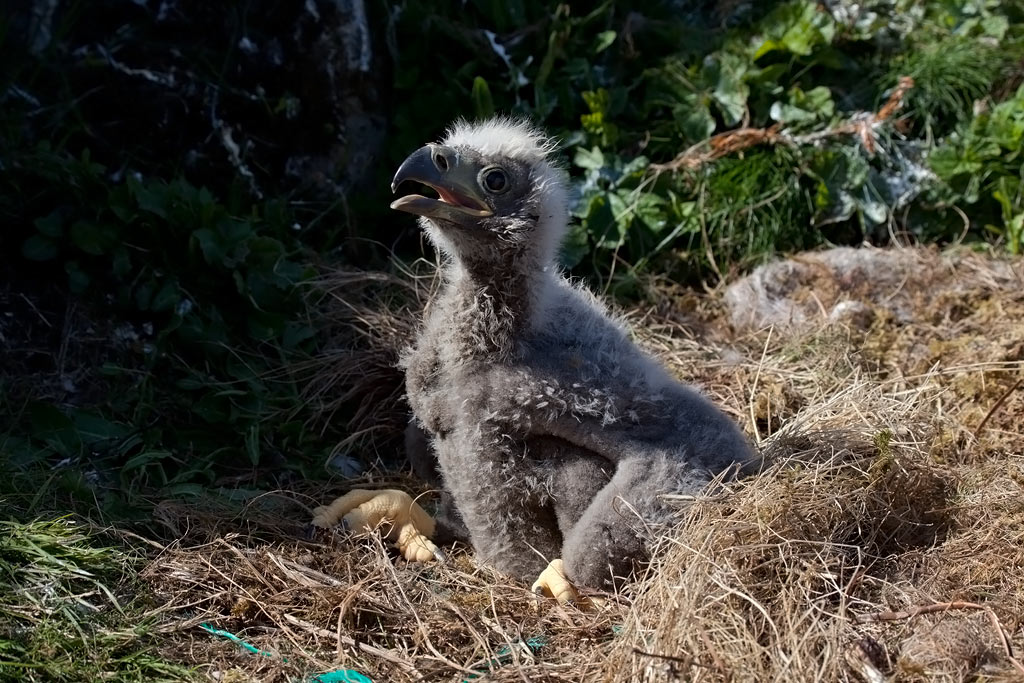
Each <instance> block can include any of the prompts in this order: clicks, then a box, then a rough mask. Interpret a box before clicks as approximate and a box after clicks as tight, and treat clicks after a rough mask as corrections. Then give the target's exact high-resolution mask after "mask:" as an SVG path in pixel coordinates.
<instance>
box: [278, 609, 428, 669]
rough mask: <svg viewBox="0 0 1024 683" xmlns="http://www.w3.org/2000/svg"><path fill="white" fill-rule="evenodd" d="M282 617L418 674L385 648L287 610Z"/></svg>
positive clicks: (305, 628)
mask: <svg viewBox="0 0 1024 683" xmlns="http://www.w3.org/2000/svg"><path fill="white" fill-rule="evenodd" d="M284 618H285V621H287V622H289V623H291V624H293V625H295V626H298V627H299V628H301V629H304V630H305V631H307V632H309V633H311V634H313V635H315V636H319V637H321V638H330V639H331V640H340V641H341V642H342V643H344V644H345V645H348V646H350V647H354V648H357V649H359V650H362V651H363V652H365V653H366V654H369V655H373V656H374V657H380V658H381V659H384V660H386V661H389V662H391V663H392V664H398V665H399V666H402V667H405V668H407V669H409V670H411V671H413V672H414V673H415V674H416V675H420V673H419V671H417V670H416V667H415V666H413V665H412V664H411V663H410V662H408V661H407V660H405V659H402V658H401V657H399V656H398V655H396V654H393V653H391V652H389V651H387V650H382V649H380V648H379V647H374V646H373V645H368V644H367V643H360V642H358V641H357V640H355V639H354V638H351V637H349V636H346V635H341V634H337V633H332V632H331V631H328V630H327V629H325V628H320V627H319V626H315V625H313V624H311V623H309V622H308V621H303V620H302V619H299V618H298V617H296V616H292V615H291V614H288V613H287V612H284Z"/></svg>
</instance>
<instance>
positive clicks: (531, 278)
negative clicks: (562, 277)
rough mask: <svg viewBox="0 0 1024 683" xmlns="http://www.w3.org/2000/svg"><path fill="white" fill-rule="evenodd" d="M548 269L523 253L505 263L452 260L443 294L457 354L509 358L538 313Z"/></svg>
mask: <svg viewBox="0 0 1024 683" xmlns="http://www.w3.org/2000/svg"><path fill="white" fill-rule="evenodd" d="M552 269H553V268H545V267H543V266H540V265H539V264H536V263H533V262H532V259H528V258H526V257H523V256H512V257H509V259H508V263H488V264H479V265H476V266H474V265H467V264H465V263H458V262H456V263H453V264H452V265H451V267H450V269H449V273H448V275H449V279H448V285H447V287H446V291H445V292H444V294H443V295H442V297H443V298H444V300H445V305H444V306H443V308H444V309H447V310H446V314H447V315H448V316H451V318H450V321H449V322H450V324H451V326H452V328H451V330H452V335H453V337H454V339H455V340H456V343H457V344H458V345H459V346H460V347H461V348H460V351H461V354H462V355H464V356H472V357H482V356H487V357H490V358H493V359H495V360H504V361H512V360H514V359H515V358H516V357H517V356H518V354H519V353H520V351H521V344H522V341H523V339H524V337H525V336H526V335H528V334H529V331H530V329H531V328H532V327H533V324H534V319H535V316H537V315H538V314H539V308H540V306H541V301H542V299H543V296H544V292H545V291H546V289H547V287H548V286H550V283H549V281H550V279H551V272H550V271H551V270H552Z"/></svg>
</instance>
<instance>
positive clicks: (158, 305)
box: [149, 280, 181, 313]
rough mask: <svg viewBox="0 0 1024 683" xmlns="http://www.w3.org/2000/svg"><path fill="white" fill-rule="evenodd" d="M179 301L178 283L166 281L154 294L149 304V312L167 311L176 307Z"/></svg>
mask: <svg viewBox="0 0 1024 683" xmlns="http://www.w3.org/2000/svg"><path fill="white" fill-rule="evenodd" d="M180 300H181V290H179V289H178V283H177V282H174V281H173V280H168V281H167V282H164V284H163V285H162V286H161V287H160V289H158V290H157V292H156V294H155V295H153V300H152V302H150V305H149V308H150V310H152V311H154V312H156V313H161V312H163V311H169V310H171V309H172V308H174V307H175V306H177V305H178V302H179V301H180Z"/></svg>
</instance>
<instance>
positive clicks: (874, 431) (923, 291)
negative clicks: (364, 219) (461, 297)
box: [145, 253, 1024, 681]
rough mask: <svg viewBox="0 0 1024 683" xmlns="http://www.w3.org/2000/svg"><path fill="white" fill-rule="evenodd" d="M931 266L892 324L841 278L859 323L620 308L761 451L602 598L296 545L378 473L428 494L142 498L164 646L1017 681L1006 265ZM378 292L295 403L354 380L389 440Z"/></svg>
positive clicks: (655, 671)
mask: <svg viewBox="0 0 1024 683" xmlns="http://www.w3.org/2000/svg"><path fill="white" fill-rule="evenodd" d="M911 257H912V258H913V259H915V262H917V260H919V259H920V258H922V255H921V254H920V253H918V254H914V255H908V258H911ZM925 258H927V259H935V258H937V259H940V261H938V262H941V263H942V264H945V265H944V266H943V267H936V268H931V269H928V270H927V277H924V276H918V277H915V278H911V279H908V280H905V281H904V280H901V281H900V284H899V287H900V291H899V297H900V298H901V299H906V301H909V302H911V303H912V305H910V306H909V307H907V309H906V310H908V311H910V313H909V317H907V316H900V317H897V316H895V315H893V314H892V312H891V310H890V309H889V308H887V305H888V303H887V302H890V301H892V300H893V296H892V295H893V294H894V293H893V292H891V291H890V292H883V293H882V294H884V296H881V297H880V298H879V297H878V296H875V294H873V293H872V292H871V291H870V290H871V288H858V287H856V286H853V287H846V290H845V291H850V292H854V293H855V298H860V299H861V301H862V303H863V305H864V306H865V307H866V308H867V309H869V310H870V313H871V314H870V315H869V316H867V317H864V316H858V317H857V319H856V320H848V319H845V318H839V319H836V320H832V321H829V319H828V318H829V316H828V315H827V311H823V313H822V315H821V316H820V317H819V318H814V317H813V316H810V317H808V318H807V319H806V320H804V321H803V322H802V324H800V325H793V326H788V327H786V328H785V329H783V328H780V327H775V328H772V327H769V328H767V329H755V330H734V329H732V328H731V327H730V325H729V323H728V322H727V320H729V315H728V311H727V310H725V308H724V304H723V301H722V297H720V296H709V297H695V296H693V295H691V294H689V293H686V292H683V291H681V290H676V289H673V288H670V287H660V288H659V298H658V301H659V304H658V305H656V306H652V307H650V308H647V309H637V310H631V311H629V312H627V315H628V317H629V318H630V320H631V322H632V323H633V325H634V326H635V328H636V329H637V333H638V336H639V338H640V339H641V341H642V342H643V343H645V344H646V345H647V346H648V347H649V348H651V349H652V350H653V351H654V352H655V353H657V354H658V355H660V356H661V357H663V358H664V359H665V360H666V362H668V363H670V364H671V366H672V367H673V368H674V369H675V370H676V372H677V373H678V374H679V376H680V377H681V378H683V379H685V380H688V381H693V382H696V383H699V384H700V385H702V386H703V387H704V388H705V390H706V391H707V392H708V393H709V394H711V395H712V396H713V397H714V398H715V399H716V400H717V401H718V402H719V403H720V404H721V405H723V406H724V407H725V408H726V410H728V411H729V412H730V413H731V414H733V415H734V416H735V417H736V418H737V420H739V421H740V422H741V423H742V424H743V425H744V426H745V427H746V429H747V430H748V432H749V433H750V434H751V436H752V437H753V438H755V439H756V440H757V441H758V443H759V445H760V446H761V448H762V450H763V452H764V454H765V464H764V467H763V468H762V471H761V472H760V473H759V474H757V475H755V476H752V477H750V478H748V479H746V480H744V481H741V482H736V483H731V484H728V485H725V486H723V487H719V488H717V489H715V490H714V492H713V493H709V494H708V495H707V496H706V497H703V498H701V499H698V500H695V501H680V504H681V506H683V505H685V506H686V507H687V508H688V510H687V513H686V514H685V515H681V517H680V522H679V525H678V527H677V528H676V529H675V530H674V531H673V532H672V533H671V534H669V535H666V536H665V537H664V538H663V540H662V544H661V545H662V547H661V548H660V549H659V552H658V553H657V556H656V559H655V561H654V562H653V563H652V564H651V565H650V567H649V568H648V570H647V572H646V573H645V575H644V576H641V577H638V579H637V581H636V582H635V583H634V584H633V585H632V586H630V588H629V589H628V591H627V592H626V593H625V594H623V595H619V596H615V598H614V599H613V600H612V602H611V605H610V606H609V607H608V608H607V609H606V610H603V611H599V612H594V613H583V612H579V611H577V610H575V609H573V608H563V607H558V606H555V605H552V604H546V603H545V604H538V603H536V602H534V600H533V599H532V597H531V595H530V594H529V592H528V591H527V590H526V587H525V586H518V585H511V584H510V583H509V582H508V581H507V580H505V579H503V578H502V577H500V576H498V575H496V574H494V573H493V572H491V571H489V570H488V569H486V568H481V567H477V566H475V564H474V563H473V557H472V554H471V553H468V552H466V551H464V550H457V551H456V552H453V553H451V554H450V558H449V561H448V563H447V564H446V565H444V566H414V565H409V564H406V563H405V562H404V561H401V560H397V559H396V558H395V557H394V554H393V553H392V552H390V551H389V550H388V549H387V548H385V547H384V546H383V545H382V544H381V542H380V541H379V540H378V539H375V538H370V539H365V540H357V539H349V538H341V537H339V538H337V539H335V540H334V541H333V542H331V543H328V544H324V543H313V542H307V541H303V540H299V537H300V536H301V523H302V522H304V521H305V519H306V515H307V514H308V508H309V507H311V506H312V504H313V503H314V502H315V501H319V500H324V499H326V498H329V497H330V496H331V495H335V494H337V493H339V492H341V491H342V490H343V489H345V488H350V487H354V486H360V485H370V486H396V485H397V486H402V487H405V488H409V489H411V490H413V491H416V492H417V493H425V499H427V500H429V498H430V496H429V492H424V491H423V489H422V484H420V483H418V482H415V481H413V480H411V479H409V480H402V479H397V480H396V479H395V478H394V475H390V477H391V478H390V479H388V478H386V477H384V476H380V477H372V478H370V479H368V480H367V481H359V482H346V483H345V485H344V486H340V487H338V488H337V489H334V490H331V491H307V492H304V495H302V496H301V497H300V496H299V494H298V493H296V492H294V491H293V492H290V493H289V494H288V497H287V498H284V497H266V498H264V499H261V500H258V501H254V502H253V503H252V504H251V505H250V508H249V510H247V511H246V513H245V514H244V515H241V516H239V517H238V518H237V519H235V520H233V521H232V520H230V519H225V515H224V514H222V513H219V512H218V511H216V510H208V511H204V512H203V513H202V514H199V512H197V510H196V509H195V508H184V507H175V506H164V507H163V508H161V519H162V520H163V521H164V523H165V524H166V525H168V528H169V529H171V530H172V532H173V533H175V534H176V535H178V536H179V538H180V539H181V540H180V541H178V542H177V543H175V544H174V545H173V546H170V547H167V548H165V549H163V550H162V552H161V553H160V554H159V556H158V557H156V559H155V560H154V561H153V562H152V563H151V565H150V567H149V568H148V570H147V572H146V574H145V577H146V580H147V581H148V583H149V584H150V585H151V587H152V588H153V589H154V590H155V591H156V592H157V594H158V595H159V596H161V598H162V600H163V602H164V603H165V606H164V607H163V608H162V609H163V610H164V613H163V614H164V618H165V619H168V620H167V621H166V622H165V623H166V628H167V630H168V637H169V638H170V640H169V641H168V642H173V643H177V656H178V657H179V658H180V657H182V656H184V657H185V658H186V659H187V660H189V661H191V662H193V663H194V664H197V665H202V666H204V667H208V670H209V672H210V673H211V674H213V673H214V672H217V675H218V676H219V677H220V679H221V680H259V681H277V680H280V681H284V680H289V678H290V677H294V676H296V675H307V674H310V673H312V672H317V671H327V670H332V669H336V668H351V669H355V670H358V671H361V672H363V673H365V674H367V675H369V676H370V677H371V678H372V679H373V680H374V681H414V680H451V681H460V680H470V679H473V678H474V677H477V676H480V677H481V680H489V681H527V680H530V681H547V680H550V681H594V680H603V681H667V680H686V681H690V680H692V681H771V680H780V681H789V680H795V681H812V680H822V681H836V680H851V681H856V680H864V681H883V680H898V681H917V680H978V679H985V680H1020V679H1021V678H1022V677H1024V668H1022V667H1021V663H1020V661H1021V659H1020V658H1021V657H1024V630H1022V629H1024V490H1022V488H1024V447H1022V445H1021V444H1022V440H1021V436H1022V434H1021V432H1022V428H1021V426H1020V425H1021V418H1022V417H1024V390H1021V388H1020V380H1021V379H1022V378H1024V288H1022V287H1021V286H1020V282H1021V280H1020V273H1021V270H1022V268H1021V264H1020V263H1016V264H1011V265H1009V266H1008V265H1007V264H1005V263H997V262H996V261H994V260H993V259H992V258H990V257H983V256H979V255H973V254H966V253H959V254H952V255H950V254H946V255H938V254H935V253H931V254H930V255H929V254H926V255H925ZM822 277H826V278H828V277H833V275H829V274H827V273H826V274H823V275H822ZM1014 278H1016V280H1014ZM362 280H363V281H364V282H365V281H366V278H362ZM351 281H352V280H350V281H349V282H350V283H351ZM426 281H427V280H411V282H413V283H417V282H426ZM827 284H828V283H822V282H820V281H814V280H813V279H812V280H810V281H808V282H805V283H803V284H802V285H801V286H802V287H807V288H811V289H810V290H809V291H811V292H812V293H813V292H814V291H818V292H821V291H832V290H830V289H829V288H828V287H827V286H826V285H827ZM832 284H833V285H834V282H833V283H832ZM394 286H396V285H394V284H390V285H386V287H394ZM398 286H399V287H406V285H398ZM844 287H845V285H844ZM339 291H340V290H339ZM346 291H349V290H346ZM410 291H412V292H421V291H422V287H417V286H412V289H411V290H410ZM805 293H806V292H805ZM342 298H344V299H345V300H346V301H347V302H348V303H349V304H352V298H351V297H349V296H348V295H346V296H345V297H342ZM375 300H376V299H375V296H374V295H373V292H372V291H369V290H368V292H367V296H366V297H365V298H364V299H362V300H361V302H360V303H357V304H352V306H351V307H348V308H347V309H346V310H347V311H348V312H347V313H346V314H345V315H344V316H341V318H340V320H341V322H340V323H339V325H340V327H339V329H347V330H348V331H349V333H351V334H353V335H355V334H356V333H357V332H358V334H359V335H362V336H363V339H364V345H363V347H362V348H364V349H366V351H364V352H359V353H365V354H367V355H362V356H356V355H348V356H345V355H341V356H339V362H340V363H341V366H342V367H343V370H342V373H341V374H340V375H325V376H324V377H323V378H321V381H322V382H323V384H322V385H319V386H317V387H314V389H313V392H314V393H313V394H311V395H314V396H315V395H317V392H319V395H338V394H342V393H344V391H349V392H352V393H351V394H350V396H349V398H350V399H351V398H352V397H363V396H373V397H374V398H373V401H368V402H369V403H374V404H375V405H377V406H378V408H380V409H379V410H378V408H373V409H367V410H365V411H363V412H362V413H358V414H357V417H356V421H355V422H353V424H352V428H353V430H354V431H355V432H356V433H358V434H360V437H359V438H360V439H362V440H363V441H362V445H363V447H365V448H372V447H377V448H379V449H381V450H386V449H387V448H393V447H395V444H397V443H398V440H397V437H396V435H395V434H394V433H393V431H394V429H395V427H396V426H397V425H398V423H399V422H400V421H401V412H402V409H401V405H400V402H399V401H398V394H397V392H396V389H395V386H394V376H393V375H392V374H388V373H393V370H391V369H389V368H388V367H387V363H388V362H390V361H387V360H384V361H381V360H379V359H381V358H383V359H387V358H388V357H389V356H387V355H386V354H387V353H391V354H393V349H394V345H395V343H396V342H400V341H403V340H404V339H405V338H406V335H407V334H408V331H409V330H410V329H411V328H410V326H409V325H410V323H409V320H410V315H411V310H410V309H396V308H394V307H392V308H391V309H390V310H392V311H393V310H401V311H402V312H401V313H400V314H399V315H398V316H397V317H396V316H395V315H394V314H393V313H389V312H387V311H382V310H381V309H380V308H379V307H377V308H376V309H374V308H373V307H372V306H371V303H372V302H373V301H375ZM419 300H422V299H421V298H419V297H418V296H417V297H411V298H410V297H405V298H394V299H392V300H391V301H393V302H394V301H405V302H409V301H419ZM411 308H414V306H412V307H411ZM389 349H390V350H389ZM339 353H342V352H339ZM344 353H348V354H354V353H356V352H352V351H347V352H344ZM374 354H377V355H374ZM381 354H384V355H381ZM391 357H392V358H393V355H392V356H391ZM355 358H360V359H362V360H361V363H362V365H360V367H359V368H353V367H351V365H349V363H351V362H352V359H355ZM374 358H377V359H378V360H374ZM346 359H347V360H346ZM332 382H333V384H332ZM360 382H367V383H368V384H366V385H361V384H360ZM367 387H376V389H374V391H376V392H378V393H370V390H369V389H368V388H367ZM381 404H383V407H380V406H381ZM326 409H327V410H331V409H332V407H331V406H328V407H327V408H326ZM333 409H337V404H335V405H334V407H333ZM202 622H209V623H211V624H213V625H215V626H218V627H220V628H224V629H227V630H229V631H232V632H234V633H237V634H239V635H240V636H241V637H243V638H245V639H246V640H247V641H248V642H250V643H252V644H253V645H255V646H256V647H258V648H260V649H263V650H266V651H268V652H270V653H272V656H261V655H252V654H248V653H246V652H245V651H243V650H241V649H240V648H239V647H238V646H237V645H235V644H233V643H231V642H229V641H227V640H217V639H215V638H214V637H213V636H211V635H209V634H208V633H206V632H205V631H202V630H200V629H198V628H197V625H198V624H199V623H202ZM531 638H542V639H543V644H542V645H540V644H539V641H533V644H534V646H535V647H529V646H527V645H526V644H525V643H526V642H527V641H528V640H530V639H531ZM182 653H185V654H184V655H183V654H182ZM285 659H287V661H284V660H285Z"/></svg>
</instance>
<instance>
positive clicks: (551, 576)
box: [532, 559, 580, 604]
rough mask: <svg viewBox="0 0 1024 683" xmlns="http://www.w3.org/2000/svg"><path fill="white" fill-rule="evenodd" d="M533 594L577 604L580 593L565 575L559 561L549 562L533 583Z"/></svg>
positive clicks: (560, 601)
mask: <svg viewBox="0 0 1024 683" xmlns="http://www.w3.org/2000/svg"><path fill="white" fill-rule="evenodd" d="M532 590H533V592H534V593H535V594H536V595H538V596H539V597H544V598H554V599H555V600H556V601H558V602H559V603H560V604H561V603H567V602H569V603H575V604H579V601H580V593H579V591H577V590H576V586H574V585H572V582H571V581H569V579H568V577H566V575H565V568H564V566H563V565H562V560H561V559H555V560H551V562H550V563H549V564H548V566H547V568H546V569H545V570H544V571H542V572H541V573H540V576H538V577H537V580H536V581H534V582H533V587H532Z"/></svg>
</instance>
